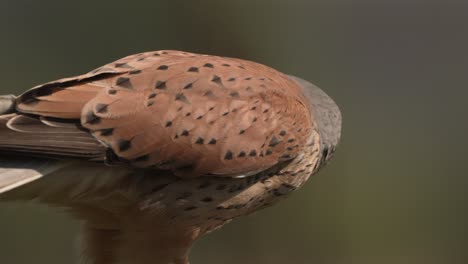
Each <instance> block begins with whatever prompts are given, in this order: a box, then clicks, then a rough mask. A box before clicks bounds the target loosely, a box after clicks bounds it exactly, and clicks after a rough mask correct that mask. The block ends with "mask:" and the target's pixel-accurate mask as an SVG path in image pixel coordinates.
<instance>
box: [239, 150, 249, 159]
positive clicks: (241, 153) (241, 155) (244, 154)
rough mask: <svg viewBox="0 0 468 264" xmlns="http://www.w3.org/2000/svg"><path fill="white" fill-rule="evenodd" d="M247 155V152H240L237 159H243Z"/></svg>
mask: <svg viewBox="0 0 468 264" xmlns="http://www.w3.org/2000/svg"><path fill="white" fill-rule="evenodd" d="M246 155H247V153H245V151H241V152H239V155H237V157H239V158H242V157H245V156H246Z"/></svg>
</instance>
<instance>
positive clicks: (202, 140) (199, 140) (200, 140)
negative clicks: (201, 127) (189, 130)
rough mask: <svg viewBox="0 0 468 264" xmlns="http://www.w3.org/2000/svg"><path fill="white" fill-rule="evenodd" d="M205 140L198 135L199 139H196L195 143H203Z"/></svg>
mask: <svg viewBox="0 0 468 264" xmlns="http://www.w3.org/2000/svg"><path fill="white" fill-rule="evenodd" d="M204 142H205V140H204V139H203V138H202V137H198V138H197V141H195V144H199V145H202V144H203V143H204Z"/></svg>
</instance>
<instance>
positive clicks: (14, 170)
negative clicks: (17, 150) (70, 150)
mask: <svg viewBox="0 0 468 264" xmlns="http://www.w3.org/2000/svg"><path fill="white" fill-rule="evenodd" d="M63 166H65V163H61V162H59V161H54V160H47V159H31V158H20V157H14V158H13V157H0V194H2V193H5V192H8V191H10V190H12V189H15V188H18V187H20V186H22V185H25V184H27V183H30V182H32V181H35V180H38V179H40V178H41V177H43V176H45V175H47V174H50V173H53V172H55V171H57V170H59V169H61V168H62V167H63Z"/></svg>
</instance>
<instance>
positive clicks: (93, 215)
mask: <svg viewBox="0 0 468 264" xmlns="http://www.w3.org/2000/svg"><path fill="white" fill-rule="evenodd" d="M341 122H342V116H341V112H340V109H339V107H338V106H337V104H336V103H335V102H334V101H333V100H332V99H331V98H330V97H329V96H328V95H327V94H326V93H325V92H324V91H323V90H321V89H320V88H318V87H317V86H315V85H313V84H311V83H310V82H308V81H305V80H303V79H301V78H298V77H295V76H292V75H287V74H284V73H281V72H279V71H277V70H275V69H273V68H271V67H268V66H265V65H263V64H259V63H255V62H252V61H247V60H242V59H237V58H228V57H220V56H212V55H204V54H195V53H190V52H183V51H176V50H160V51H151V52H143V53H139V54H135V55H130V56H127V57H124V58H122V59H119V60H117V61H114V62H112V63H109V64H106V65H104V66H102V67H100V68H97V69H95V70H92V71H90V72H88V73H86V74H83V75H78V76H75V77H70V78H64V79H60V80H56V81H52V82H49V83H45V84H42V85H39V86H36V87H34V88H31V89H29V90H27V91H25V92H24V93H23V94H21V95H19V96H15V95H4V96H1V97H0V201H1V202H10V201H37V202H40V203H44V204H47V205H49V206H52V207H59V208H63V209H64V210H67V211H68V212H69V213H70V214H71V215H73V216H74V217H76V218H77V219H79V220H81V222H82V223H83V224H82V231H81V247H80V253H81V254H80V256H81V257H80V258H81V262H80V263H90V264H130V263H131V264H149V263H152V264H155V263H156V264H170V263H172V264H187V263H189V253H190V249H191V247H192V245H193V243H194V242H195V241H196V240H197V239H198V238H200V237H202V236H203V235H205V234H208V233H210V232H212V231H214V230H217V229H219V228H220V227H222V226H223V225H225V224H226V223H228V222H230V221H231V220H233V219H235V218H238V217H241V216H244V215H248V214H251V213H253V212H256V211H258V210H260V209H263V208H266V207H269V206H272V205H274V204H276V203H277V202H279V201H281V200H283V199H284V198H285V197H287V196H289V195H290V194H291V193H292V192H294V191H295V190H297V189H299V188H300V187H302V186H303V185H304V183H305V182H306V181H307V180H308V179H309V177H310V176H311V175H313V174H315V173H316V172H318V171H319V170H320V169H321V168H323V167H324V165H325V164H326V163H328V161H329V160H330V159H331V157H333V156H334V153H335V150H336V147H337V146H338V144H339V141H340V137H341Z"/></svg>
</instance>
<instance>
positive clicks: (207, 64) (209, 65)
mask: <svg viewBox="0 0 468 264" xmlns="http://www.w3.org/2000/svg"><path fill="white" fill-rule="evenodd" d="M203 67H205V68H214V66H213V64H211V63H205V65H203Z"/></svg>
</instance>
